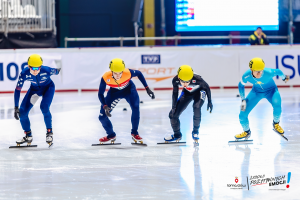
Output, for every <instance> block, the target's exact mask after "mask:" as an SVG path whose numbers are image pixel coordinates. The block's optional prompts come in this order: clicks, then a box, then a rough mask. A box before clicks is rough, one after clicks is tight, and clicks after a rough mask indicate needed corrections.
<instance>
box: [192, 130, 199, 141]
mask: <svg viewBox="0 0 300 200" xmlns="http://www.w3.org/2000/svg"><path fill="white" fill-rule="evenodd" d="M192 137H193V140H194V141H195V143H199V132H198V131H197V132H196V131H193V132H192Z"/></svg>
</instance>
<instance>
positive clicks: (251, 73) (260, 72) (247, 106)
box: [235, 58, 290, 140]
mask: <svg viewBox="0 0 300 200" xmlns="http://www.w3.org/2000/svg"><path fill="white" fill-rule="evenodd" d="M249 67H250V69H249V70H247V71H246V73H245V74H244V75H243V77H242V80H241V81H240V83H239V93H240V96H241V98H242V105H241V111H240V115H239V118H240V123H241V125H242V127H243V129H244V132H243V133H241V134H237V135H235V138H236V139H237V140H239V139H248V138H249V137H250V136H251V131H250V127H249V120H248V115H249V113H250V112H251V110H252V109H253V108H254V107H255V106H256V104H257V103H258V102H259V101H260V100H261V99H263V98H266V99H267V100H268V101H269V102H270V103H271V104H272V106H273V128H274V131H276V132H277V133H279V134H281V135H282V136H283V135H284V131H283V129H282V128H281V126H280V125H279V122H280V116H281V97H280V94H279V91H278V88H277V86H276V84H275V82H274V80H273V77H274V76H279V77H280V78H281V79H282V80H283V81H285V82H287V81H288V80H289V79H290V78H289V76H286V75H284V74H283V72H282V71H281V70H280V69H271V68H265V63H264V61H263V60H262V59H261V58H253V59H252V60H251V61H250V63H249ZM247 82H250V83H252V84H253V88H252V90H251V91H250V93H249V94H248V96H247V97H246V98H245V86H244V85H245V84H246V83H247Z"/></svg>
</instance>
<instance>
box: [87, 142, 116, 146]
mask: <svg viewBox="0 0 300 200" xmlns="http://www.w3.org/2000/svg"><path fill="white" fill-rule="evenodd" d="M110 145H121V143H108V144H105V143H104V144H92V146H110Z"/></svg>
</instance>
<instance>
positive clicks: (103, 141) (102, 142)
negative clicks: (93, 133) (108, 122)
mask: <svg viewBox="0 0 300 200" xmlns="http://www.w3.org/2000/svg"><path fill="white" fill-rule="evenodd" d="M116 139H117V136H115V137H113V138H107V136H104V137H102V138H100V139H99V141H100V144H104V143H108V142H111V143H112V144H114V143H115V141H116Z"/></svg>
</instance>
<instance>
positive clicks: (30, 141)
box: [9, 132, 37, 148]
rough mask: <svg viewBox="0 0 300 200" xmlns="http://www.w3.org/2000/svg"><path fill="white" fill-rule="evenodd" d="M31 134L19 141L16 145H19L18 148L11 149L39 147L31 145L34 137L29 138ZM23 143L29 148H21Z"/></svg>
mask: <svg viewBox="0 0 300 200" xmlns="http://www.w3.org/2000/svg"><path fill="white" fill-rule="evenodd" d="M29 133H30V132H28V133H26V132H25V134H26V136H25V137H23V138H21V139H19V140H17V141H16V143H17V146H10V147H9V148H16V147H37V145H31V143H32V140H33V137H32V136H28V134H29ZM23 143H27V146H21V144H23Z"/></svg>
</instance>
